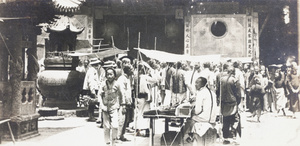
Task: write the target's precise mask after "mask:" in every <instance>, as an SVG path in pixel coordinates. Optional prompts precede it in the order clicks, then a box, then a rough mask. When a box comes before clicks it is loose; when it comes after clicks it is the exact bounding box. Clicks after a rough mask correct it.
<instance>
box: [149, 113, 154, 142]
mask: <svg viewBox="0 0 300 146" xmlns="http://www.w3.org/2000/svg"><path fill="white" fill-rule="evenodd" d="M149 132H150V137H149V138H150V143H149V146H153V145H154V138H153V137H154V136H153V118H150V128H149Z"/></svg>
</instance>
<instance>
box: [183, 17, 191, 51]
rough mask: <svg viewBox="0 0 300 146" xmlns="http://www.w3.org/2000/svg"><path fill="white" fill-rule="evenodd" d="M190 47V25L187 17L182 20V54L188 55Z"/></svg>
mask: <svg viewBox="0 0 300 146" xmlns="http://www.w3.org/2000/svg"><path fill="white" fill-rule="evenodd" d="M190 49H191V27H190V21H189V20H188V19H186V20H185V22H184V54H186V55H189V54H190Z"/></svg>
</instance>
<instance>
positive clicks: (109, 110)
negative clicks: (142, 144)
mask: <svg viewBox="0 0 300 146" xmlns="http://www.w3.org/2000/svg"><path fill="white" fill-rule="evenodd" d="M81 64H82V66H81V67H78V68H77V70H78V71H84V72H86V77H85V81H84V86H83V90H84V92H83V94H84V95H86V97H88V98H85V99H88V100H85V101H87V102H88V111H89V119H88V121H97V122H99V123H101V125H103V128H104V135H105V142H106V143H107V144H113V145H114V144H115V143H118V142H120V141H128V139H127V138H125V137H124V134H125V132H126V127H128V126H129V125H130V123H132V122H135V123H136V124H134V129H136V131H135V134H136V136H149V129H148V128H149V119H145V118H143V113H144V112H145V111H149V110H153V109H158V107H160V108H165V109H168V108H171V107H177V106H179V105H180V104H184V103H190V104H191V105H192V107H193V110H192V113H191V118H189V119H187V120H186V124H185V127H184V131H185V134H186V135H187V136H188V137H187V138H186V140H187V142H194V141H197V142H198V143H199V142H204V140H201V138H203V137H207V136H208V137H211V136H213V135H217V133H218V136H219V137H220V138H222V139H223V143H224V144H230V143H232V142H234V143H238V142H237V141H236V138H237V136H241V122H240V121H241V116H240V112H245V111H249V112H251V113H252V114H251V116H250V117H249V118H253V117H256V118H257V119H256V120H257V122H260V121H261V118H260V117H261V115H262V113H266V112H275V113H277V114H280V113H281V112H282V114H283V115H284V116H286V112H285V109H286V108H288V109H289V110H291V111H292V113H293V115H292V117H293V118H296V116H295V112H298V111H299V110H300V103H299V98H298V94H299V89H300V87H299V86H300V84H299V82H300V80H299V79H300V74H299V71H300V70H298V66H297V63H296V62H295V60H291V61H288V63H287V64H286V65H283V66H279V65H273V66H268V67H265V66H264V65H261V64H259V63H258V62H257V61H253V62H251V63H242V62H240V61H231V60H227V61H225V62H222V63H218V64H216V63H215V64H214V63H212V62H189V61H179V62H176V63H174V62H159V61H158V60H153V59H150V60H149V61H148V62H144V61H137V60H132V59H130V58H128V57H124V58H122V59H121V60H115V61H105V62H103V61H101V60H99V59H98V58H92V59H90V60H88V61H84V62H82V63H81ZM96 106H98V107H99V113H100V114H99V117H98V119H97V118H95V117H94V110H95V107H96ZM217 107H219V108H217ZM218 109H220V110H218ZM218 121H219V122H222V128H221V129H222V130H220V131H217V130H216V131H214V130H213V129H214V127H215V126H216V122H218ZM181 122H182V121H181ZM203 129H205V130H203ZM193 133H197V135H196V134H193ZM206 142H208V141H206ZM210 142H211V143H213V142H214V141H210Z"/></svg>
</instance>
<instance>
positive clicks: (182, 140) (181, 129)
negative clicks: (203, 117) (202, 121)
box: [180, 118, 185, 146]
mask: <svg viewBox="0 0 300 146" xmlns="http://www.w3.org/2000/svg"><path fill="white" fill-rule="evenodd" d="M180 119H181V121H182V120H184V119H183V118H180ZM184 125H185V124H184V121H183V123H182V127H181V128H180V133H181V138H180V139H181V142H180V143H181V146H184V133H183V132H184V129H183V128H184Z"/></svg>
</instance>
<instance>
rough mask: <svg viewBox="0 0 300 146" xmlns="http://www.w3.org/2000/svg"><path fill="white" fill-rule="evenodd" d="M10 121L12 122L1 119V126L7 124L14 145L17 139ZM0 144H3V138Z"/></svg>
mask: <svg viewBox="0 0 300 146" xmlns="http://www.w3.org/2000/svg"><path fill="white" fill-rule="evenodd" d="M9 121H10V119H0V125H1V124H3V123H7V126H8V129H9V132H10V136H11V139H12V141H13V143H14V144H15V138H14V135H13V132H12V130H11V127H10V123H9ZM0 142H1V137H0Z"/></svg>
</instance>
